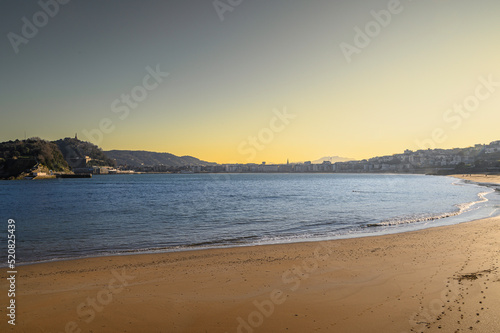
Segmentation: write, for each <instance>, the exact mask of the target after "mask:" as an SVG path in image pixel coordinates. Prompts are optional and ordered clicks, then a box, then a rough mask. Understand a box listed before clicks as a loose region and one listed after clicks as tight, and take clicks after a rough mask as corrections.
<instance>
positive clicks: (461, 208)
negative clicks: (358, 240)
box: [367, 184, 494, 227]
mask: <svg viewBox="0 0 500 333" xmlns="http://www.w3.org/2000/svg"><path fill="white" fill-rule="evenodd" d="M454 185H458V184H454ZM492 192H494V190H490V191H487V192H481V193H478V195H477V196H478V198H479V200H477V201H472V202H466V203H461V204H457V205H455V207H457V210H456V211H453V212H446V213H442V214H437V215H427V216H412V217H402V218H395V219H391V220H387V221H382V222H379V223H372V224H368V225H367V226H368V227H387V226H395V225H400V224H409V223H416V222H429V221H435V220H440V219H444V218H447V217H453V216H458V215H461V214H463V213H465V212H469V211H471V210H473V209H474V206H476V205H477V204H479V203H483V202H486V201H488V198H486V195H488V194H490V193H492Z"/></svg>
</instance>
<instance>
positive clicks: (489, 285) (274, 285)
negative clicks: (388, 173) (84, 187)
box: [0, 217, 500, 332]
mask: <svg viewBox="0 0 500 333" xmlns="http://www.w3.org/2000/svg"><path fill="white" fill-rule="evenodd" d="M499 240H500V217H495V218H491V219H486V220H480V221H473V222H467V223H462V224H458V225H453V226H444V227H436V228H430V229H425V230H420V231H414V232H407V233H402V234H394V235H385V236H374V237H366V238H353V239H344V240H333V241H325V242H311V243H297V244H282V245H263V246H255V247H241V248H228V249H210V250H199V251H188V252H174V253H163V254H140V255H132V256H113V257H98V258H89V259H79V260H70V261H59V262H52V263H44V264H34V265H27V266H22V267H19V268H18V271H19V273H18V281H17V288H18V290H19V292H18V295H17V298H16V299H17V302H18V304H19V306H18V309H17V324H16V330H20V331H22V330H25V331H28V332H36V331H42V332H46V331H49V332H79V330H81V332H91V331H93V332H125V331H129V332H137V331H143V332H282V331H286V332H306V331H318V332H322V331H323V332H332V331H335V332H347V331H349V332H381V331H386V332H411V329H414V330H417V329H418V330H419V331H420V330H424V331H426V332H434V331H435V332H437V331H440V332H455V331H456V329H460V331H464V330H469V328H470V327H472V328H473V329H474V331H479V332H492V331H495V330H498V328H500V322H499V319H497V314H498V311H499V310H500V270H499V265H500V264H499V259H498V253H499V251H500V241H499ZM4 274H5V271H3V272H2V275H4ZM5 281H6V279H5V277H4V276H2V283H1V284H0V285H1V288H2V290H7V289H5V288H7V287H8V285H7V283H6V282H5ZM4 294H6V293H4ZM2 299H3V300H2V303H3V304H5V303H4V302H5V300H6V295H3V296H2ZM480 302H481V303H480ZM443 306H444V307H443ZM0 315H1V316H2V317H3V318H5V317H6V309H5V307H2V308H1V310H0ZM461 316H463V318H462V317H461ZM5 326H7V323H6V320H5V319H4V320H3V321H2V323H1V324H0V327H5ZM9 326H10V325H9ZM427 326H428V327H427ZM439 327H441V328H439ZM238 328H239V329H238ZM2 331H4V330H3V329H2Z"/></svg>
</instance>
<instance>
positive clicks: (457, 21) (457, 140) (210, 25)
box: [0, 0, 500, 163]
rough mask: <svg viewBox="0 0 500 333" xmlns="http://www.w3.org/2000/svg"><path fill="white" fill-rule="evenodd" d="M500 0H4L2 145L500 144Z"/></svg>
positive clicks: (234, 155)
mask: <svg viewBox="0 0 500 333" xmlns="http://www.w3.org/2000/svg"><path fill="white" fill-rule="evenodd" d="M498 13H500V2H499V1H494V0H485V1H479V2H472V1H469V0H454V1H451V0H439V1H426V0H418V1H417V0H413V1H411V0H401V1H398V0H391V1H379V0H370V1H352V0H346V1H326V0H309V1H304V0H302V1H299V0H275V1H264V0H252V1H250V0H220V1H213V0H206V1H200V0H191V1H180V0H178V1H170V0H163V1H147V0H146V1H139V0H137V1H126V0H124V1H113V0H109V1H98V0H85V1H84V0H71V1H70V0H41V1H18V0H0V36H1V38H0V77H1V79H0V141H8V140H15V139H23V138H24V137H25V135H26V136H27V137H35V136H36V137H41V138H44V139H47V140H57V139H59V138H64V137H73V136H74V135H75V133H76V134H77V135H78V138H79V139H81V140H85V141H90V142H93V143H94V144H98V145H99V146H100V147H102V148H103V149H104V150H112V149H124V150H149V151H157V152H169V153H172V154H175V155H179V156H184V155H190V156H194V157H197V158H200V159H202V160H206V161H211V162H218V163H261V162H262V161H266V162H267V163H284V162H286V160H287V159H289V160H290V161H291V162H293V161H307V160H315V159H318V158H321V157H323V156H335V155H337V156H343V157H349V158H355V159H363V158H370V157H373V156H381V155H390V154H394V153H401V152H403V151H404V150H405V149H412V150H418V149H422V148H424V149H427V148H453V147H467V146H471V145H474V144H476V143H489V142H491V141H495V140H500V133H499V131H498V124H500V112H499V109H500V65H499V63H498V59H500V43H499V40H498V32H499V31H500V20H499V19H498Z"/></svg>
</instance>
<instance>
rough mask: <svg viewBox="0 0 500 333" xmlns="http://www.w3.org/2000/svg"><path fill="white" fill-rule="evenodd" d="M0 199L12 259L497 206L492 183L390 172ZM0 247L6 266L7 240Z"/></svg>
mask: <svg viewBox="0 0 500 333" xmlns="http://www.w3.org/2000/svg"><path fill="white" fill-rule="evenodd" d="M497 187H500V186H497ZM0 202H1V207H2V208H1V214H0V216H1V218H2V222H1V224H0V226H1V230H0V239H1V245H2V248H4V249H7V225H8V220H9V219H12V220H14V221H15V225H16V229H15V240H16V262H17V264H28V263H34V262H45V261H54V260H65V259H72V258H84V257H94V256H105V255H122V254H133V253H155V252H169V251H184V250H193V249H205V248H215V247H237V246H254V245H262V244H279V243H293V242H305V241H319V240H330V239H341V238H352V237H367V236H375V235H383V234H393V233H401V232H408V231H413V230H419V229H424V228H430V227H436V226H443V225H451V224H457V223H462V222H468V221H473V220H477V219H481V218H485V217H488V216H495V215H498V214H500V192H499V191H497V190H496V187H495V186H489V187H488V186H480V185H477V184H473V183H467V182H465V181H463V180H459V179H455V178H451V177H444V176H425V175H389V174H294V173H291V174H133V175H96V176H94V177H93V178H90V179H57V180H31V181H27V180H23V181H1V182H0ZM1 252H2V253H1V255H2V257H1V258H2V262H1V264H2V266H6V263H7V250H5V251H1ZM3 263H5V265H3Z"/></svg>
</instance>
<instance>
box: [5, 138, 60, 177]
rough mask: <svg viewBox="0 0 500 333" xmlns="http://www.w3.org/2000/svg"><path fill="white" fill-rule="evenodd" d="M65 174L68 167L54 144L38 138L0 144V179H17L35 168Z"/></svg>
mask: <svg viewBox="0 0 500 333" xmlns="http://www.w3.org/2000/svg"><path fill="white" fill-rule="evenodd" d="M37 165H38V166H39V167H44V168H46V169H47V170H52V171H58V172H67V171H69V165H68V163H67V162H66V161H65V159H64V157H63V155H62V153H61V151H60V150H59V148H58V147H57V145H56V144H54V143H52V142H49V141H46V140H42V139H40V138H30V139H27V140H22V141H20V140H15V141H7V142H2V143H0V178H3V179H8V178H18V177H22V176H23V174H25V173H29V172H30V169H31V168H33V167H35V166H37Z"/></svg>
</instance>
